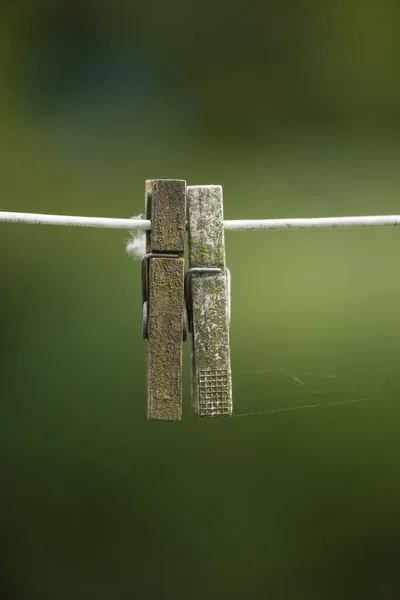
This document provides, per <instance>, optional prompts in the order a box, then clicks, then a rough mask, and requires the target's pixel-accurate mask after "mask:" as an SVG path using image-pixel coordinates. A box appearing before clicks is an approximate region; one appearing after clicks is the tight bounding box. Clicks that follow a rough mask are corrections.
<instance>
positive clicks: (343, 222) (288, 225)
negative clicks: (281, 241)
mask: <svg viewBox="0 0 400 600" xmlns="http://www.w3.org/2000/svg"><path fill="white" fill-rule="evenodd" d="M0 222H3V223H30V224H32V225H64V226H67V227H97V228H103V229H126V230H128V231H132V230H143V231H149V230H150V229H151V222H150V221H149V220H146V219H137V218H132V219H115V218H111V217H78V216H67V215H42V214H35V213H20V212H5V211H0ZM397 225H400V215H382V216H366V217H317V218H309V219H307V218H306V219H252V220H240V219H239V220H234V221H224V228H225V230H226V231H248V230H256V229H334V228H343V227H393V226H397Z"/></svg>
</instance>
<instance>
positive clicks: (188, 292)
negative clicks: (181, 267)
mask: <svg viewBox="0 0 400 600" xmlns="http://www.w3.org/2000/svg"><path fill="white" fill-rule="evenodd" d="M192 273H222V269H220V268H218V267H193V268H191V269H188V270H187V271H186V273H185V304H186V314H187V321H186V322H187V326H186V327H185V330H187V331H188V332H189V333H193V301H192V288H191V285H190V283H191V279H192ZM225 276H226V289H227V296H228V324H229V326H230V324H231V271H230V269H228V267H225ZM186 335H187V332H186V331H185V333H184V341H186Z"/></svg>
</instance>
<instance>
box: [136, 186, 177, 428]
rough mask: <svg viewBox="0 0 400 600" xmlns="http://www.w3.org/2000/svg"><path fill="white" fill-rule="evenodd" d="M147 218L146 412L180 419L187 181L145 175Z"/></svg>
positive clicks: (154, 416)
mask: <svg viewBox="0 0 400 600" xmlns="http://www.w3.org/2000/svg"><path fill="white" fill-rule="evenodd" d="M146 218H147V219H150V220H151V231H149V232H147V234H146V236H147V238H146V250H147V253H148V254H147V259H146V257H145V260H146V264H144V272H145V277H146V285H145V289H146V290H147V291H146V294H147V298H146V302H147V306H146V311H147V325H146V327H145V328H144V329H145V330H146V335H147V342H148V351H147V354H148V361H147V364H148V366H147V382H148V384H147V385H148V411H147V413H148V418H149V419H150V420H160V421H179V420H180V419H181V416H182V343H183V328H184V293H183V290H184V259H183V251H184V243H185V219H186V181H182V180H176V179H155V180H150V181H147V182H146ZM158 255H159V256H158ZM146 302H145V304H146Z"/></svg>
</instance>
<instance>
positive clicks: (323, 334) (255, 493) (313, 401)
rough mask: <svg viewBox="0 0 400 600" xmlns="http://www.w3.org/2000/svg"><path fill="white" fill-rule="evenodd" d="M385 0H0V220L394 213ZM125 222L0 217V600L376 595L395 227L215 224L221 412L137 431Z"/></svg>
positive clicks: (141, 417) (135, 333) (395, 587)
mask: <svg viewBox="0 0 400 600" xmlns="http://www.w3.org/2000/svg"><path fill="white" fill-rule="evenodd" d="M399 25H400V5H399V4H398V3H397V2H395V0H364V1H363V2H357V1H355V0H354V1H353V0H346V1H344V0H339V1H336V2H333V3H323V2H316V1H315V0H314V1H312V0H308V1H306V0H303V1H302V2H296V1H290V0H286V1H281V2H277V1H275V0H264V1H263V2H261V1H259V0H248V1H247V2H245V3H240V2H235V1H232V0H229V1H228V0H221V1H220V2H215V1H210V0H203V1H202V2H201V3H188V2H184V1H183V0H173V1H169V2H165V1H162V0H153V1H151V2H149V1H148V2H128V1H125V2H124V1H121V2H118V3H117V2H111V1H106V0H103V1H102V2H95V1H92V2H84V1H80V2H77V1H74V0H68V1H61V0H59V1H57V2H54V0H51V1H50V0H43V1H37V0H32V1H31V2H18V1H14V2H11V1H6V0H3V1H2V3H1V8H0V132H1V135H0V156H1V160H0V198H1V209H2V210H16V211H31V212H43V213H60V214H81V215H93V216H115V217H117V216H120V217H127V216H131V215H135V214H138V213H140V211H141V210H143V204H144V181H145V179H149V178H183V179H187V181H188V182H189V183H190V184H200V183H207V184H208V183H215V184H222V185H223V187H224V196H225V215H226V217H227V218H229V219H238V218H272V217H312V216H340V215H357V214H391V213H394V214H396V213H399V193H400V171H399V159H400V137H399V133H400V77H399V57H400V27H399ZM127 236H128V234H126V235H125V234H124V232H121V231H106V230H74V229H63V228H59V229H57V228H51V227H43V226H35V227H34V226H30V225H11V224H0V274H1V295H0V319H1V329H0V331H1V334H0V350H1V362H0V414H1V417H0V432H1V433H0V472H1V486H0V530H1V535H0V541H1V546H0V547H1V573H0V596H1V598H4V599H5V600H36V599H40V600H47V599H48V600H54V599H55V598H56V599H57V600H70V599H72V598H73V599H77V600H80V599H85V600H86V599H87V598H96V599H97V600H102V599H105V600H109V599H110V598H131V597H137V598H159V599H161V598H193V599H194V600H196V599H200V598H205V597H206V598H210V599H211V598H242V597H246V598H262V597H270V598H273V599H280V598H285V599H286V598H287V599H298V598H299V599H300V598H304V599H311V598H318V599H321V598H323V599H325V598H326V599H331V598H332V599H336V598H339V597H340V598H347V597H348V598H352V599H354V598H363V597H374V598H385V599H386V598H398V596H399V593H400V574H399V568H398V564H399V558H400V522H399V521H400V519H399V503H400V482H399V458H400V445H399V429H400V408H399V401H400V397H399V391H400V384H399V354H400V320H399V311H398V306H399V302H400V280H399V276H398V255H399V247H400V237H399V236H400V232H399V231H397V230H396V229H370V230H369V229H357V230H326V231H283V232H267V231H261V232H248V233H240V232H229V233H227V235H226V244H227V257H228V263H229V266H230V268H231V271H232V277H233V298H232V302H233V305H232V327H231V342H232V368H233V376H234V417H233V418H231V419H228V420H224V421H219V420H216V421H212V420H209V421H207V420H201V419H198V418H197V417H195V416H193V415H192V414H191V412H190V399H189V381H188V369H189V356H188V348H185V365H184V369H185V398H184V418H183V421H182V422H181V423H148V422H147V420H146V380H145V372H146V358H145V354H146V348H145V343H144V342H143V341H142V339H141V296H140V268H139V263H138V262H134V261H133V260H132V259H131V258H129V257H128V256H127V255H126V254H125V250H124V243H125V241H126V237H127Z"/></svg>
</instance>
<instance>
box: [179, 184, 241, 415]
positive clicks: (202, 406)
mask: <svg viewBox="0 0 400 600" xmlns="http://www.w3.org/2000/svg"><path fill="white" fill-rule="evenodd" d="M187 202H188V224H189V266H190V268H198V267H216V268H219V269H221V272H220V273H207V272H206V273H196V272H194V273H192V275H191V286H190V287H191V305H192V311H193V331H192V404H193V407H194V409H195V411H196V413H197V414H198V415H200V416H201V417H221V416H230V415H231V414H232V376H231V363H230V341H229V317H228V291H227V282H226V265H225V241H224V223H223V199H222V188H221V186H217V185H213V186H210V185H208V186H190V187H188V188H187Z"/></svg>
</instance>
